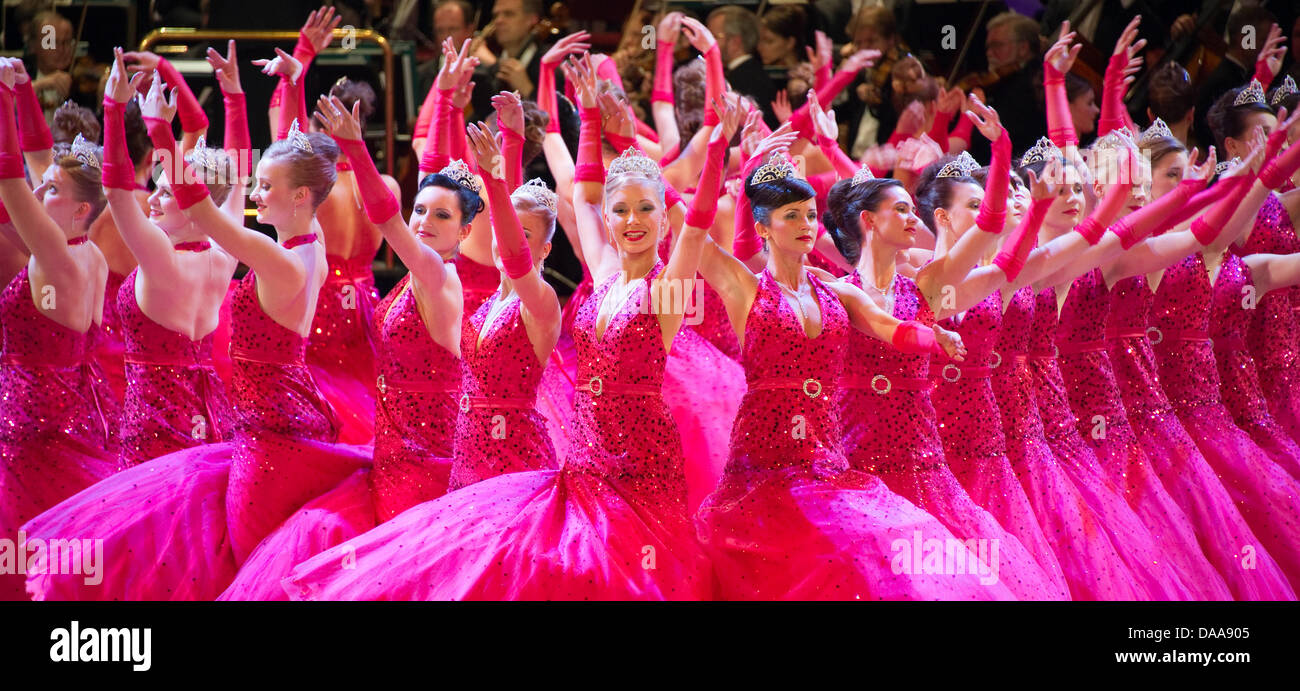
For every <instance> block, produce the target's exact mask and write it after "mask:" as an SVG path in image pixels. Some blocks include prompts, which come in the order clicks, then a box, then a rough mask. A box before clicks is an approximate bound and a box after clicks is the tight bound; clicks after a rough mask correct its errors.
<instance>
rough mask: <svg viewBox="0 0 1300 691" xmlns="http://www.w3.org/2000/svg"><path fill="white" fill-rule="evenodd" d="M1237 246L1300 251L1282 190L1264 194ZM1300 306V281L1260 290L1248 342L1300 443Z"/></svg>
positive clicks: (1243, 251)
mask: <svg viewBox="0 0 1300 691" xmlns="http://www.w3.org/2000/svg"><path fill="white" fill-rule="evenodd" d="M1233 251H1234V252H1237V253H1238V254H1240V255H1242V256H1245V255H1247V254H1259V253H1268V254H1293V253H1295V252H1300V237H1298V236H1297V235H1296V229H1295V226H1294V225H1293V224H1292V223H1291V215H1290V213H1288V212H1287V210H1286V207H1285V206H1283V204H1282V200H1281V198H1280V197H1279V196H1278V195H1277V194H1269V195H1268V199H1266V200H1264V205H1263V206H1262V207H1260V210H1259V213H1257V214H1256V215H1255V225H1254V227H1253V228H1252V229H1251V231H1250V236H1249V237H1247V238H1246V243H1245V245H1244V246H1240V247H1238V246H1234V247H1233ZM1296 310H1300V286H1292V287H1290V288H1284V289H1281V290H1274V291H1272V292H1270V293H1268V294H1267V295H1260V296H1257V297H1256V304H1255V309H1254V311H1253V313H1252V317H1251V323H1250V328H1249V330H1248V331H1247V333H1246V345H1247V346H1248V347H1249V349H1250V353H1251V355H1252V356H1253V357H1254V358H1255V371H1256V373H1257V374H1258V375H1259V382H1260V385H1261V386H1262V388H1263V390H1264V397H1265V400H1267V401H1268V407H1269V410H1270V412H1272V414H1273V419H1275V420H1276V421H1277V423H1278V424H1279V425H1281V426H1282V429H1284V430H1286V432H1287V434H1288V435H1290V437H1291V439H1292V440H1293V441H1295V442H1297V443H1300V373H1298V372H1297V364H1300V324H1298V323H1297V319H1296V315H1297V313H1296Z"/></svg>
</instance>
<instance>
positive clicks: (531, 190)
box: [510, 178, 556, 213]
mask: <svg viewBox="0 0 1300 691" xmlns="http://www.w3.org/2000/svg"><path fill="white" fill-rule="evenodd" d="M515 194H522V195H524V196H527V197H529V198H531V199H532V200H533V201H536V202H537V203H538V204H541V205H542V206H544V207H546V210H547V211H550V212H551V213H555V201H556V196H555V192H552V191H551V188H549V187H547V186H546V183H545V182H543V181H542V179H541V178H533V179H532V180H529V181H528V182H525V183H524V184H522V185H520V186H519V189H517V190H515V191H514V194H512V195H510V196H512V197H513V196H514V195H515Z"/></svg>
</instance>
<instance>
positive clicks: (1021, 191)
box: [1006, 174, 1034, 228]
mask: <svg viewBox="0 0 1300 691" xmlns="http://www.w3.org/2000/svg"><path fill="white" fill-rule="evenodd" d="M1007 201H1008V203H1007V225H1006V227H1007V228H1014V227H1016V226H1017V225H1019V224H1020V219H1022V218H1024V217H1025V212H1026V211H1028V210H1029V205H1030V204H1032V203H1033V202H1034V200H1033V197H1031V196H1030V195H1029V188H1028V187H1025V185H1024V183H1022V182H1020V177H1019V176H1017V175H1014V174H1013V175H1012V176H1011V194H1010V196H1009V197H1008V200H1007Z"/></svg>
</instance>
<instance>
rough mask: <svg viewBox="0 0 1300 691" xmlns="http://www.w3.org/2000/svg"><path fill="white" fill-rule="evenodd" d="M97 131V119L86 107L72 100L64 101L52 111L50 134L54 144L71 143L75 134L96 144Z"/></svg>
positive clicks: (98, 129) (97, 138)
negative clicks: (52, 118) (52, 119)
mask: <svg viewBox="0 0 1300 691" xmlns="http://www.w3.org/2000/svg"><path fill="white" fill-rule="evenodd" d="M99 132H100V127H99V119H98V118H96V117H95V114H94V113H92V112H90V110H89V109H87V108H82V107H81V106H79V105H77V104H76V103H73V102H72V101H64V102H63V105H61V106H59V107H58V109H57V110H55V111H54V121H53V124H51V125H50V136H51V137H53V138H54V143H55V144H72V141H73V140H74V139H76V138H77V135H81V136H82V138H84V139H85V140H86V141H89V142H91V143H93V144H98V143H99Z"/></svg>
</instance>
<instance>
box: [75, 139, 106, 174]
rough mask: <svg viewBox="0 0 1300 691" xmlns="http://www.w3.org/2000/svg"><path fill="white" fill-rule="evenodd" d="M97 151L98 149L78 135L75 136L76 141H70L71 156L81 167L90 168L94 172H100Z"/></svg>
mask: <svg viewBox="0 0 1300 691" xmlns="http://www.w3.org/2000/svg"><path fill="white" fill-rule="evenodd" d="M98 149H99V147H98V146H95V144H94V142H92V141H90V140H89V139H86V138H85V137H83V136H81V135H80V134H78V135H77V138H76V139H74V140H72V155H73V156H74V157H76V159H77V161H78V162H79V163H81V164H82V165H84V166H90V167H91V168H94V169H95V170H101V168H100V166H101V165H102V163H101V162H100V160H99V151H98Z"/></svg>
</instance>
